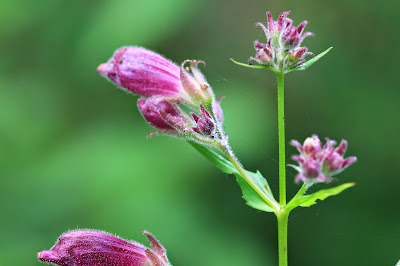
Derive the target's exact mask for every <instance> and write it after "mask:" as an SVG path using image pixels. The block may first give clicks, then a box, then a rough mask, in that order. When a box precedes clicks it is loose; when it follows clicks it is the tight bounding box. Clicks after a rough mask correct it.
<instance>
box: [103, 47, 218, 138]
mask: <svg viewBox="0 0 400 266" xmlns="http://www.w3.org/2000/svg"><path fill="white" fill-rule="evenodd" d="M200 63H201V64H205V63H204V62H203V61H196V60H186V61H184V62H183V63H182V65H181V66H180V67H179V66H177V65H176V64H174V63H172V62H171V61H169V60H168V59H166V58H164V57H162V56H161V55H159V54H157V53H155V52H152V51H149V50H147V49H144V48H141V47H123V48H121V49H118V50H117V51H116V52H115V53H114V55H113V56H112V57H111V59H110V60H109V61H108V62H107V63H104V64H101V65H100V66H99V67H98V68H97V71H98V72H99V73H100V74H101V75H103V76H104V77H106V78H107V79H109V80H110V81H112V82H114V83H115V84H117V85H118V86H120V87H121V88H122V89H124V90H126V91H128V92H131V93H134V94H138V95H141V96H144V97H143V98H140V99H139V100H138V107H139V110H140V112H141V113H142V115H143V117H144V119H145V120H146V121H147V122H148V123H149V124H150V125H151V126H153V127H155V128H157V129H158V131H156V132H153V133H151V134H150V135H153V134H168V135H173V136H177V137H182V138H185V139H189V140H195V141H200V142H207V141H208V142H209V141H210V140H215V139H217V140H218V139H219V140H224V139H225V134H224V133H223V131H222V122H223V113H222V109H221V106H220V101H221V98H220V99H218V100H216V99H215V96H214V92H213V90H212V89H211V87H210V85H209V84H208V83H207V81H206V79H205V77H204V76H203V74H202V73H201V71H200V70H199V68H198V65H199V64H200ZM179 104H183V105H185V106H187V107H188V108H190V109H192V110H194V111H196V112H198V113H199V114H201V117H198V116H197V115H196V114H195V113H190V115H189V114H187V113H185V112H184V111H183V109H182V108H181V107H180V106H179Z"/></svg>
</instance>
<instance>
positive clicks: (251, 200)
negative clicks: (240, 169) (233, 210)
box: [235, 171, 276, 212]
mask: <svg viewBox="0 0 400 266" xmlns="http://www.w3.org/2000/svg"><path fill="white" fill-rule="evenodd" d="M246 173H247V175H248V176H249V177H250V178H251V180H253V182H254V183H255V184H256V185H257V186H258V187H259V188H260V189H261V191H262V192H264V194H265V195H266V196H267V197H268V198H270V199H272V200H274V197H273V196H272V193H271V192H270V190H267V187H268V188H269V185H268V182H267V180H266V179H265V178H264V177H263V176H262V175H261V173H260V172H259V171H257V172H256V173H253V172H249V171H246ZM235 176H236V182H237V183H238V184H239V186H240V189H241V190H242V194H243V196H242V198H243V199H244V200H245V201H246V204H247V205H249V206H250V207H252V208H254V209H257V210H260V211H265V212H275V211H276V210H274V209H273V208H271V207H270V206H269V205H268V204H267V203H266V202H265V201H264V200H263V199H262V198H261V197H260V196H259V195H258V194H257V193H256V192H255V191H254V190H253V189H252V188H251V187H250V186H249V184H247V183H246V181H244V179H243V178H242V176H241V175H240V174H239V173H235Z"/></svg>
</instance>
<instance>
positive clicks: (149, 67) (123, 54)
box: [97, 46, 186, 100]
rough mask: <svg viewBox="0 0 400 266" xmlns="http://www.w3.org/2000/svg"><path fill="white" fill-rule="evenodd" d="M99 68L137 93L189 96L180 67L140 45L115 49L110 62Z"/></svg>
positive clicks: (108, 76) (114, 80)
mask: <svg viewBox="0 0 400 266" xmlns="http://www.w3.org/2000/svg"><path fill="white" fill-rule="evenodd" d="M97 71H98V72H99V73H100V74H101V75H102V76H104V77H106V78H107V79H109V80H111V81H113V82H114V83H116V84H117V85H119V86H120V87H122V88H123V89H125V90H128V91H130V92H132V93H134V94H139V95H143V96H169V97H174V98H176V99H181V100H182V99H183V98H185V97H186V93H185V91H184V89H183V87H182V83H181V79H180V69H179V67H178V66H177V65H175V64H174V63H172V62H171V61H169V60H168V59H166V58H164V57H162V56H161V55H159V54H157V53H155V52H152V51H149V50H147V49H144V48H141V47H131V46H128V47H123V48H120V49H118V50H116V51H115V53H114V55H113V56H112V57H111V58H110V60H109V61H108V62H107V63H104V64H101V65H99V67H98V68H97Z"/></svg>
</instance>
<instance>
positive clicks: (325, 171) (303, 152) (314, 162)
mask: <svg viewBox="0 0 400 266" xmlns="http://www.w3.org/2000/svg"><path fill="white" fill-rule="evenodd" d="M290 144H291V145H292V146H294V147H296V148H297V149H298V150H299V152H300V155H294V156H292V159H293V160H295V161H297V162H298V163H299V165H298V166H294V165H290V166H292V167H293V168H295V169H296V170H297V171H299V174H298V175H297V176H296V183H298V182H300V181H303V182H309V183H318V182H325V183H328V182H330V181H332V178H331V177H332V176H333V175H336V174H338V173H340V172H341V171H343V170H344V169H345V168H347V167H348V166H349V165H350V164H352V163H354V162H355V161H357V158H356V157H349V158H347V159H344V158H343V156H344V153H345V152H346V148H347V141H346V140H342V141H341V143H340V145H339V146H338V147H337V148H335V145H336V141H334V140H330V139H328V138H327V139H326V144H325V145H324V146H323V147H322V145H321V141H320V140H319V138H318V136H317V135H313V136H312V137H311V138H307V139H306V140H305V141H304V144H303V145H301V144H300V143H299V142H298V141H296V140H292V141H291V142H290Z"/></svg>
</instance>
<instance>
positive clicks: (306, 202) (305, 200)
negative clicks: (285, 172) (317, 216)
mask: <svg viewBox="0 0 400 266" xmlns="http://www.w3.org/2000/svg"><path fill="white" fill-rule="evenodd" d="M355 185H356V183H346V184H343V185H340V186H337V187H334V188H329V189H323V190H320V191H318V192H315V193H313V194H310V195H305V196H302V197H300V199H299V200H298V202H296V203H297V204H296V206H302V207H310V206H311V205H314V204H316V203H317V200H324V199H326V198H327V197H330V196H334V195H337V194H340V193H341V192H343V191H344V190H346V189H348V188H350V187H353V186H355Z"/></svg>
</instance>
